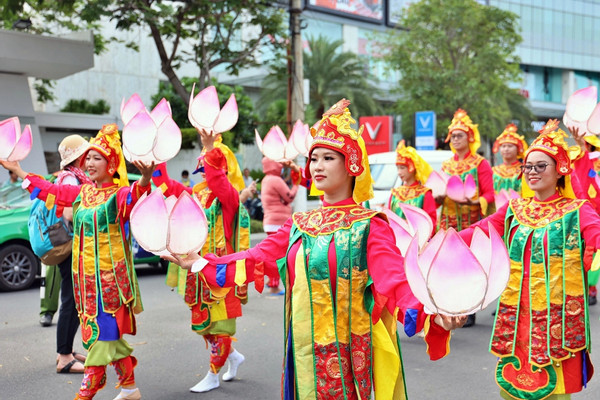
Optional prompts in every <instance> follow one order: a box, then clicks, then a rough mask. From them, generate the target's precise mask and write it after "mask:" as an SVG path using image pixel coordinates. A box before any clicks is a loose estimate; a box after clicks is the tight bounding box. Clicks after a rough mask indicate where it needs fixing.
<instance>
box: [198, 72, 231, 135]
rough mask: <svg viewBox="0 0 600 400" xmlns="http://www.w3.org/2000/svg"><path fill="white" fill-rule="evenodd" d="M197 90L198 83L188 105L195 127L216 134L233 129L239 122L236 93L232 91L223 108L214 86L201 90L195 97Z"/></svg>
mask: <svg viewBox="0 0 600 400" xmlns="http://www.w3.org/2000/svg"><path fill="white" fill-rule="evenodd" d="M195 90H196V84H195V83H194V86H193V87H192V93H191V94H190V104H189V107H188V119H189V120H190V123H191V124H192V126H193V127H194V128H196V129H203V130H205V131H208V132H209V133H212V134H215V135H216V134H218V133H222V132H226V131H229V130H231V128H233V127H234V126H235V124H237V121H238V106H237V102H236V101H235V94H233V93H232V94H231V96H229V99H228V100H227V102H226V103H225V105H224V106H223V108H221V106H220V103H219V95H218V94H217V89H216V88H215V87H214V86H209V87H207V88H206V89H204V90H202V91H200V93H198V94H197V95H196V97H194V91H195Z"/></svg>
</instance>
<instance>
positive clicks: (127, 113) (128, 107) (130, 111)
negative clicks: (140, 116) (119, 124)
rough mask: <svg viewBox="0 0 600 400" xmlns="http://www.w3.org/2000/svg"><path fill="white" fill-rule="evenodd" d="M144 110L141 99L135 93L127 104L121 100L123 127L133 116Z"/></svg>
mask: <svg viewBox="0 0 600 400" xmlns="http://www.w3.org/2000/svg"><path fill="white" fill-rule="evenodd" d="M145 109H146V106H144V103H143V102H142V99H141V98H140V96H139V95H138V94H137V93H134V94H133V95H132V96H131V97H130V98H129V100H127V102H125V98H123V100H121V121H123V125H127V124H128V123H129V121H131V119H132V118H133V117H134V116H135V114H137V113H139V112H140V111H142V110H145Z"/></svg>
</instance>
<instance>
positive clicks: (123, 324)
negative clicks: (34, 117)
mask: <svg viewBox="0 0 600 400" xmlns="http://www.w3.org/2000/svg"><path fill="white" fill-rule="evenodd" d="M81 162H82V165H85V168H86V170H87V172H88V174H89V177H90V179H91V180H92V181H93V183H84V184H83V185H81V186H73V185H54V184H52V183H49V182H47V181H45V180H44V179H43V178H41V177H39V176H36V175H32V174H28V173H26V172H24V171H23V170H22V169H21V167H20V166H19V164H18V163H7V162H2V165H3V166H4V167H5V168H7V169H10V170H13V171H15V172H16V173H17V174H18V175H19V176H20V177H22V178H23V179H24V182H25V183H24V185H27V190H29V191H30V192H31V194H32V196H36V197H37V198H38V199H41V200H43V201H45V202H46V204H47V206H48V207H52V206H53V205H54V204H55V203H56V204H57V205H58V206H59V207H71V206H72V207H73V210H74V214H73V231H74V233H73V254H72V256H73V265H72V277H73V291H74V294H75V305H76V307H77V312H78V313H79V320H80V323H81V336H82V340H83V346H84V348H85V349H87V350H88V352H89V353H88V356H87V359H86V360H85V370H84V376H83V381H82V383H81V388H80V389H79V393H77V395H76V396H75V399H83V400H87V399H92V398H93V397H94V395H95V394H96V393H97V392H98V390H100V389H102V388H103V387H104V385H105V384H106V366H107V365H108V364H112V365H113V366H114V367H115V371H116V372H117V377H118V379H119V383H118V385H117V387H119V386H120V387H121V392H120V393H119V395H118V396H117V397H115V400H118V399H129V400H137V399H140V398H141V394H140V391H139V389H137V387H136V384H135V377H134V371H133V370H134V368H135V366H136V365H137V360H136V358H135V357H133V356H132V355H131V353H132V352H133V348H132V347H131V346H130V345H129V344H128V343H127V341H126V340H125V339H124V338H123V335H124V334H132V335H135V333H136V323H135V315H134V314H137V313H139V312H141V311H142V303H141V298H140V293H139V287H138V283H137V277H136V274H135V270H134V268H133V255H132V253H131V244H130V239H129V238H128V237H127V235H126V233H125V227H124V225H125V223H126V222H127V220H128V219H129V213H130V212H131V209H132V208H133V206H134V205H135V203H136V201H137V200H138V199H139V197H140V196H141V195H142V194H143V193H147V192H149V191H150V178H151V175H152V171H153V170H154V165H153V164H150V165H146V164H144V163H141V162H138V161H135V162H134V163H133V164H134V165H135V166H136V167H137V168H138V169H139V170H140V172H141V173H142V178H141V179H140V180H139V181H138V182H135V183H134V184H133V185H132V186H131V187H130V186H128V185H129V182H128V180H127V170H126V168H125V159H124V158H123V153H122V151H121V141H120V136H119V132H118V130H117V126H116V125H115V124H110V125H104V126H103V127H102V130H100V131H99V132H98V135H97V136H96V137H95V138H93V139H91V140H90V146H89V148H88V149H87V150H86V152H85V153H84V156H83V158H82V161H81Z"/></svg>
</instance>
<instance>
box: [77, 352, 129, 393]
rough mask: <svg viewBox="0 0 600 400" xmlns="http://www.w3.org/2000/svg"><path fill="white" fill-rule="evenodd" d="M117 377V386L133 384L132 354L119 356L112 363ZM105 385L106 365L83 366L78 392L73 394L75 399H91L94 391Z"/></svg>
mask: <svg viewBox="0 0 600 400" xmlns="http://www.w3.org/2000/svg"><path fill="white" fill-rule="evenodd" d="M112 365H114V367H115V371H116V372H117V377H118V378H119V383H118V384H117V388H118V387H119V386H131V385H135V376H134V374H133V370H134V368H135V366H136V365H137V359H136V358H135V357H133V356H128V357H125V358H121V359H120V360H117V361H115V362H113V363H112ZM104 385H106V365H93V366H90V367H85V371H84V373H83V380H82V382H81V387H80V388H79V393H77V395H75V400H78V399H80V400H89V399H93V398H94V396H95V395H96V393H98V391H99V390H100V389H102V388H103V387H104Z"/></svg>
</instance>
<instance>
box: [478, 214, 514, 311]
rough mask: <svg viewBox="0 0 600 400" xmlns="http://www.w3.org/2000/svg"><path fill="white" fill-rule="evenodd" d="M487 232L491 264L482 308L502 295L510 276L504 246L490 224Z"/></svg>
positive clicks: (506, 252)
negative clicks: (488, 234) (488, 233)
mask: <svg viewBox="0 0 600 400" xmlns="http://www.w3.org/2000/svg"><path fill="white" fill-rule="evenodd" d="M489 232H490V242H491V254H492V262H491V265H490V270H489V273H488V290H487V293H486V294H485V298H484V300H483V304H482V306H481V307H482V308H485V307H487V306H488V305H489V304H490V303H492V302H493V301H494V300H495V299H496V298H497V297H498V296H500V295H501V294H502V292H503V291H504V289H506V285H507V284H508V278H509V276H510V258H509V256H508V251H507V250H506V244H505V243H504V240H502V237H501V236H500V235H499V234H498V232H496V229H494V227H493V226H492V224H489ZM472 247H473V246H471V248H472Z"/></svg>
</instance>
